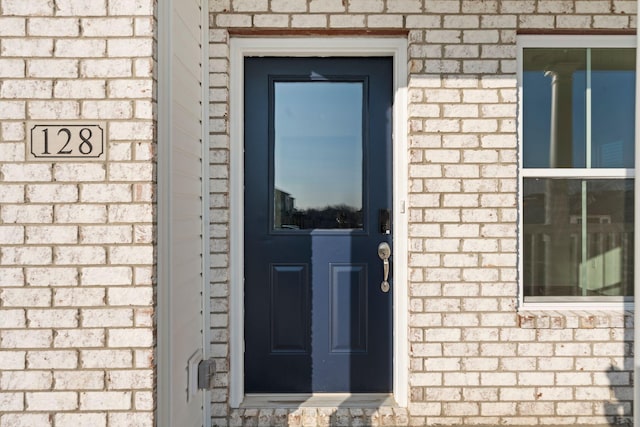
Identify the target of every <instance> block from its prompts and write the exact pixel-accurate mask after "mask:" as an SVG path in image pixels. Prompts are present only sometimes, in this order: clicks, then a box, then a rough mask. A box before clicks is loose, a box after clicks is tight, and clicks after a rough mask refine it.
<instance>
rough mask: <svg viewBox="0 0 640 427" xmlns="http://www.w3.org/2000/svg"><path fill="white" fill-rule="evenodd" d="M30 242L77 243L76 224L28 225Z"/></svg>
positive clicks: (27, 231) (28, 240) (27, 233)
mask: <svg viewBox="0 0 640 427" xmlns="http://www.w3.org/2000/svg"><path fill="white" fill-rule="evenodd" d="M26 236H27V243H28V244H65V243H66V244H69V243H77V241H78V228H77V227H76V226H31V227H26Z"/></svg>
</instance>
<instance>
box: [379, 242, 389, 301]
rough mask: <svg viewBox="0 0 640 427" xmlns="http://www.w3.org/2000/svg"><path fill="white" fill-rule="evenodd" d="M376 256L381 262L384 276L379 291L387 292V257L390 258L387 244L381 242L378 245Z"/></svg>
mask: <svg viewBox="0 0 640 427" xmlns="http://www.w3.org/2000/svg"><path fill="white" fill-rule="evenodd" d="M378 256H379V257H380V259H381V260H382V269H383V274H384V276H383V277H384V280H383V281H382V283H381V284H380V290H382V292H385V293H386V292H389V288H390V286H389V257H390V256H391V248H390V247H389V244H388V243H387V242H382V243H380V244H379V245H378Z"/></svg>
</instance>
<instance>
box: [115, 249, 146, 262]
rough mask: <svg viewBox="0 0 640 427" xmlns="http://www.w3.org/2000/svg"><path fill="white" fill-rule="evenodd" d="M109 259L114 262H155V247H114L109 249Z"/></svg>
mask: <svg viewBox="0 0 640 427" xmlns="http://www.w3.org/2000/svg"><path fill="white" fill-rule="evenodd" d="M109 259H110V261H111V262H112V263H114V264H153V247H152V246H118V247H113V248H110V250H109Z"/></svg>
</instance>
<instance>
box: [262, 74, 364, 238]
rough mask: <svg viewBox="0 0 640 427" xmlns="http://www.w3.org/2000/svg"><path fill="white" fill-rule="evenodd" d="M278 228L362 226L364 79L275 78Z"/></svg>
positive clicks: (275, 214) (275, 198) (275, 164)
mask: <svg viewBox="0 0 640 427" xmlns="http://www.w3.org/2000/svg"><path fill="white" fill-rule="evenodd" d="M274 102H275V106H274V159H273V162H274V166H273V167H274V187H275V188H274V228H275V229H276V230H298V229H345V228H346V229H362V205H363V200H362V194H363V192H362V176H363V163H362V160H363V151H362V146H363V134H362V129H363V84H362V82H326V81H324V82H276V83H275V87H274Z"/></svg>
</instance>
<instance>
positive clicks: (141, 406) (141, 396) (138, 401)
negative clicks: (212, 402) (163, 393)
mask: <svg viewBox="0 0 640 427" xmlns="http://www.w3.org/2000/svg"><path fill="white" fill-rule="evenodd" d="M133 399H134V406H135V408H136V409H137V410H139V411H151V410H153V409H154V407H155V403H154V401H155V400H154V393H151V392H148V391H138V392H135V393H134V395H133ZM225 400H226V399H225Z"/></svg>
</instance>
